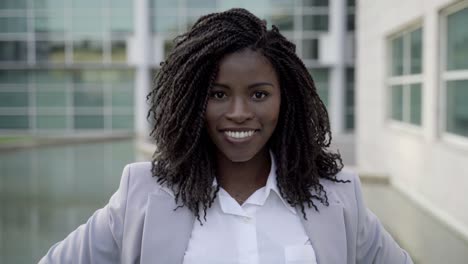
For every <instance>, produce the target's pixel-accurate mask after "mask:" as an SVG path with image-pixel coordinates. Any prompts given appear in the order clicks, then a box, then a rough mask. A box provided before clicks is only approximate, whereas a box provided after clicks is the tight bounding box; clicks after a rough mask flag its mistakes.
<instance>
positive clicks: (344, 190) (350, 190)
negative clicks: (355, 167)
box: [321, 170, 361, 205]
mask: <svg viewBox="0 0 468 264" xmlns="http://www.w3.org/2000/svg"><path fill="white" fill-rule="evenodd" d="M336 179H337V180H340V181H342V182H334V181H330V180H326V179H322V180H321V183H322V185H323V186H324V188H325V189H326V191H327V192H331V193H334V195H336V196H337V198H338V200H340V201H342V202H344V204H348V205H355V204H354V202H356V198H357V196H359V195H360V192H361V181H360V179H359V176H358V175H357V173H355V172H353V171H350V170H342V171H340V172H339V173H338V174H337V175H336ZM350 202H351V204H349V203H350Z"/></svg>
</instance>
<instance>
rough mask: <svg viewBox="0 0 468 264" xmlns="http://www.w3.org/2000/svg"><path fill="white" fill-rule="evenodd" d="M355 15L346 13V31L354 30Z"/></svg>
mask: <svg viewBox="0 0 468 264" xmlns="http://www.w3.org/2000/svg"><path fill="white" fill-rule="evenodd" d="M355 27H356V26H355V17H354V14H348V15H347V16H346V29H347V30H348V31H354V29H355Z"/></svg>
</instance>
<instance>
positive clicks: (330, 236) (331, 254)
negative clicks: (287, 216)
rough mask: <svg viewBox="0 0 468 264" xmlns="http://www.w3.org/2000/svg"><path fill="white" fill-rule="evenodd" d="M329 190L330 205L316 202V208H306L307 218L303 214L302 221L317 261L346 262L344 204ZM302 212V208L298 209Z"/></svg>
mask: <svg viewBox="0 0 468 264" xmlns="http://www.w3.org/2000/svg"><path fill="white" fill-rule="evenodd" d="M326 191H327V196H328V202H329V206H325V205H323V204H322V203H320V202H316V205H317V208H318V210H319V211H318V212H317V211H316V210H315V208H313V207H312V208H306V209H305V212H306V215H307V220H305V219H304V218H303V217H302V215H301V219H302V223H303V225H304V229H305V231H306V233H307V236H308V237H309V238H310V241H311V242H312V246H313V248H314V251H315V255H316V257H317V263H319V264H322V263H325V264H333V263H336V264H338V263H339V264H343V263H346V262H347V261H346V259H347V250H346V229H345V223H344V214H343V205H342V204H341V202H340V201H339V200H338V199H336V198H335V197H336V196H335V195H334V194H333V192H331V191H330V190H326ZM298 212H300V210H298Z"/></svg>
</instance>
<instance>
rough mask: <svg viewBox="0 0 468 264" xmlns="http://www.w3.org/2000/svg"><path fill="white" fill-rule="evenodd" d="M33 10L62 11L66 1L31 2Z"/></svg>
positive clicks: (36, 0)
mask: <svg viewBox="0 0 468 264" xmlns="http://www.w3.org/2000/svg"><path fill="white" fill-rule="evenodd" d="M31 2H32V3H33V5H34V8H35V9H46V10H50V9H62V10H63V8H64V7H65V3H66V2H67V1H64V0H34V1H31Z"/></svg>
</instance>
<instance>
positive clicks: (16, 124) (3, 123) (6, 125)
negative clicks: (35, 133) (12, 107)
mask: <svg viewBox="0 0 468 264" xmlns="http://www.w3.org/2000/svg"><path fill="white" fill-rule="evenodd" d="M27 128H29V116H20V115H18V116H2V115H0V129H27Z"/></svg>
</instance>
